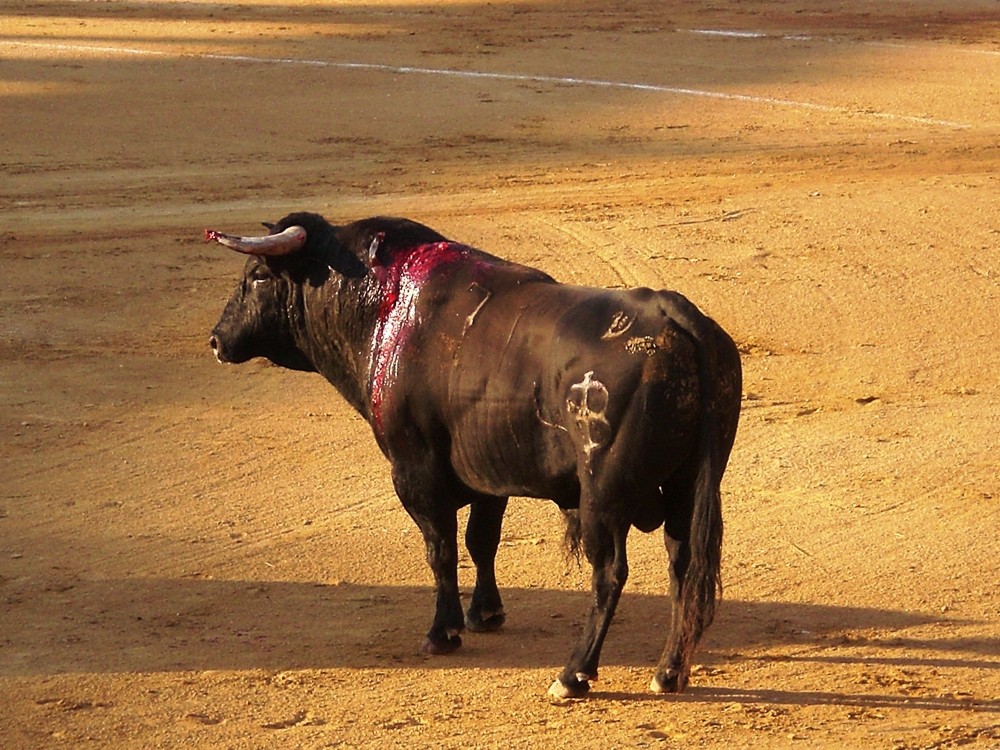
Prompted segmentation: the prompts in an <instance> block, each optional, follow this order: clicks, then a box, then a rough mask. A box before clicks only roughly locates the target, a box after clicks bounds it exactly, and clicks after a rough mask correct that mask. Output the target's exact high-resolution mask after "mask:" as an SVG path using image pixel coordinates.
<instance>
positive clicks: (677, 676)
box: [649, 669, 687, 694]
mask: <svg viewBox="0 0 1000 750" xmlns="http://www.w3.org/2000/svg"><path fill="white" fill-rule="evenodd" d="M686 686H687V680H686V679H681V673H680V672H678V671H677V670H676V669H668V670H667V671H666V672H664V673H663V674H660V673H659V672H657V673H656V674H655V675H653V681H652V682H650V683H649V689H650V690H652V691H653V692H654V693H661V694H663V693H681V692H684V688H685V687H686Z"/></svg>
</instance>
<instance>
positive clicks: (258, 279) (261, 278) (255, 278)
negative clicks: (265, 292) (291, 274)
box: [250, 266, 271, 286]
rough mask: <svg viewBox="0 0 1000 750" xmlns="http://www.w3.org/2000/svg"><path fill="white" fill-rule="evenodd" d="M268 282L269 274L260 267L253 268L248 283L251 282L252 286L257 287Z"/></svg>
mask: <svg viewBox="0 0 1000 750" xmlns="http://www.w3.org/2000/svg"><path fill="white" fill-rule="evenodd" d="M270 280H271V272H270V271H268V270H267V269H266V268H265V267H263V266H261V267H259V268H255V269H254V270H253V271H252V272H251V273H250V281H251V283H252V284H253V285H254V286H259V285H261V284H266V283H267V282H268V281H270Z"/></svg>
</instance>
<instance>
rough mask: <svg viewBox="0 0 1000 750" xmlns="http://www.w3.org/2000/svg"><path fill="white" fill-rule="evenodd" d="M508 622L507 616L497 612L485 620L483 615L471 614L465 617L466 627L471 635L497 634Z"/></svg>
mask: <svg viewBox="0 0 1000 750" xmlns="http://www.w3.org/2000/svg"><path fill="white" fill-rule="evenodd" d="M506 621H507V616H506V615H505V614H504V613H503V612H497V613H495V614H492V615H490V616H489V617H486V618H485V619H484V618H483V617H482V614H481V613H476V614H473V613H472V612H470V613H469V614H467V615H466V616H465V627H466V629H467V630H469V632H471V633H495V632H496V631H498V630H499V629H500V628H502V627H503V624H504V622H506Z"/></svg>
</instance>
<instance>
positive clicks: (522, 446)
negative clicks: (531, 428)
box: [451, 420, 579, 507]
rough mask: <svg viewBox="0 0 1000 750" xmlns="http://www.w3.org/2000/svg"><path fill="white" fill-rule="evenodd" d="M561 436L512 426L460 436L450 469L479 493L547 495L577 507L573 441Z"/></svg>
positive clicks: (455, 445) (453, 439)
mask: <svg viewBox="0 0 1000 750" xmlns="http://www.w3.org/2000/svg"><path fill="white" fill-rule="evenodd" d="M505 421H506V420H505ZM507 426H508V427H510V425H507ZM548 429H557V428H554V427H552V428H548ZM559 437H560V436H546V435H544V434H537V433H535V432H529V433H522V434H518V432H517V431H516V430H513V429H504V430H502V431H499V432H496V431H490V430H483V429H479V430H478V431H472V432H471V434H467V435H461V434H456V435H453V438H452V445H451V448H452V450H451V463H452V467H453V468H454V471H455V474H456V475H457V476H458V478H459V479H460V480H461V481H462V483H463V484H465V485H466V486H467V487H469V488H470V489H473V490H475V491H476V492H481V493H484V494H488V495H497V496H503V497H511V496H521V497H537V498H546V499H550V500H554V501H555V502H557V503H559V505H561V506H564V507H573V506H575V505H576V504H577V503H578V498H579V480H578V478H577V466H576V460H575V456H574V454H573V448H572V445H571V444H570V443H569V441H568V440H566V439H562V440H560V439H559ZM563 443H565V445H563Z"/></svg>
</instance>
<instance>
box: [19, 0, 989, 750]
mask: <svg viewBox="0 0 1000 750" xmlns="http://www.w3.org/2000/svg"><path fill="white" fill-rule="evenodd" d="M722 32H726V33H722ZM0 143H2V144H3V146H2V149H0V175H2V176H0V219H2V221H0V259H2V262H3V269H4V273H3V278H4V283H3V287H2V289H0V435H2V462H0V476H2V482H0V746H2V747H3V748H5V749H6V750H15V749H17V750H20V749H21V748H25V749H29V748H30V749H34V748H89V747H94V748H116V749H117V748H120V749H121V750H134V749H135V748H174V747H177V748H180V747H183V748H202V747H204V748H209V747H211V748H283V749H284V748H332V747H379V748H384V747H411V748H412V747H434V748H505V749H514V748H538V747H572V748H602V749H605V748H636V747H653V748H674V747H676V748H689V747H720V748H721V747H725V748H740V747H760V748H782V747H793V748H821V749H830V750H832V749H834V748H837V749H839V748H865V749H866V750H870V749H876V748H877V749H882V748H885V749H886V750H889V749H893V750H916V749H917V748H928V749H929V748H953V747H972V748H997V747H1000V572H998V571H1000V565H998V562H997V560H998V557H997V552H998V543H997V529H998V528H1000V478H998V469H997V456H998V455H1000V437H998V435H1000V386H998V375H997V373H998V372H1000V343H998V342H1000V252H998V245H1000V202H998V200H997V196H998V195H1000V176H998V175H1000V4H998V3H997V2H996V0H947V1H946V0H887V1H886V2H879V3H872V2H868V1H866V0H836V1H834V0H829V1H825V0H824V1H820V0H746V1H744V2H709V1H708V0H695V1H694V2H680V0H634V1H628V0H626V2H621V3H611V4H608V3H598V2H592V1H591V0H584V1H583V2H570V1H569V0H552V2H545V1H544V0H536V1H532V0H525V1H524V2H514V1H510V0H499V1H497V2H491V3H482V4H480V3H475V2H462V1H460V0H425V2H419V1H418V0H396V1H395V2H392V1H389V0H376V1H374V2H366V3H349V2H327V3H311V2H305V1H304V0H253V1H250V2H241V3H238V4H236V3H233V4H226V3H217V2H210V1H208V0H188V1H180V2H166V1H165V0H120V1H114V0H108V1H104V2H102V1H100V0H94V1H92V2H88V1H86V0H80V1H72V0H52V1H43V0H13V1H12V2H6V3H3V5H2V7H0ZM299 209H307V210H315V211H319V212H322V213H324V214H325V215H327V216H328V217H329V218H330V219H331V220H336V221H347V220H352V219H356V218H361V217H364V216H367V215H371V214H376V213H383V214H397V215H404V216H408V217H410V218H414V219H417V220H420V221H423V222H424V223H427V224H430V225H432V226H434V227H435V228H437V229H439V230H440V231H443V232H444V233H446V234H448V235H449V236H452V237H454V238H455V239H459V240H462V241H465V242H468V243H471V244H476V245H479V246H481V247H483V248H484V249H487V250H490V251H492V252H495V253H497V254H501V255H505V256H507V257H510V258H512V259H515V260H518V261H521V262H526V263H531V264H534V265H537V266H539V267H541V268H543V269H545V270H546V271H548V272H550V273H552V274H553V275H555V276H556V277H557V278H560V279H563V280H565V281H569V282H574V283H580V284H591V285H597V286H612V287H613V286H633V285H647V286H657V287H667V288H671V289H676V290H679V291H681V292H683V293H684V294H686V295H688V296H689V297H690V298H691V299H692V300H694V301H695V302H696V303H697V304H698V305H699V306H700V307H701V308H702V309H704V310H705V311H706V312H708V313H709V314H710V315H711V316H712V317H714V318H715V319H716V320H718V321H719V322H720V323H721V324H722V325H723V326H724V327H725V328H726V329H727V330H728V331H730V333H731V334H732V335H733V336H734V338H735V339H736V340H737V341H738V342H739V344H740V346H741V349H742V351H743V352H744V367H745V391H746V392H745V397H744V413H743V421H742V424H741V428H740V434H739V436H738V439H737V445H736V449H735V452H734V455H733V458H732V461H731V463H730V468H729V472H728V474H727V477H726V481H725V484H724V491H725V501H726V511H725V515H726V521H727V530H726V546H725V563H724V564H725V569H724V576H725V584H726V594H725V601H724V603H723V606H722V609H721V612H720V615H719V618H718V619H717V621H716V624H715V625H714V626H713V627H712V629H711V630H710V631H709V633H708V636H707V638H706V640H705V641H704V642H703V645H702V648H701V650H700V652H699V655H698V662H699V666H698V667H697V669H696V670H695V675H694V678H693V680H692V685H691V688H690V690H689V692H688V693H686V694H685V695H683V696H680V697H660V696H654V695H651V694H650V693H648V692H647V690H646V686H647V685H648V683H649V679H650V676H651V674H652V669H653V666H654V664H655V662H656V660H657V658H658V656H659V653H660V651H661V649H662V645H663V644H662V641H663V639H664V637H665V619H666V600H665V598H664V597H663V596H662V592H663V591H664V587H665V583H666V570H665V562H664V555H663V552H662V545H661V541H660V535H659V534H652V535H649V536H645V535H643V534H640V533H638V532H635V533H633V535H632V537H631V540H630V542H631V543H630V553H631V554H630V562H631V569H632V575H631V579H630V581H629V584H628V587H627V589H626V594H625V596H624V598H623V600H622V604H621V606H620V608H619V614H618V616H617V618H616V621H615V623H614V626H613V628H612V630H611V634H610V636H609V639H608V643H607V646H606V648H605V651H604V660H603V663H602V669H601V680H600V682H598V683H596V684H595V686H594V691H593V693H592V695H591V697H590V698H588V699H587V700H584V701H566V702H553V701H551V700H550V699H549V698H548V697H547V696H546V688H547V687H548V685H549V683H550V682H551V680H552V679H553V677H554V676H555V674H556V673H557V672H558V671H559V669H560V668H561V666H562V664H563V663H564V661H565V659H566V658H567V657H568V654H569V651H570V648H571V645H572V643H573V639H574V637H575V634H576V632H577V630H578V628H579V626H580V623H581V620H582V618H583V615H584V612H585V609H586V606H587V599H588V593H587V588H588V585H589V573H588V572H587V571H585V570H581V569H579V568H578V567H577V566H576V565H575V564H572V563H568V562H567V561H566V560H565V558H564V555H563V551H562V549H561V545H560V541H561V535H562V525H561V520H560V518H559V514H558V513H557V512H556V510H555V508H554V506H552V505H551V504H549V503H545V502H539V501H529V500H518V501H515V502H514V503H512V510H511V512H510V513H509V516H508V519H507V522H506V526H505V531H504V537H503V541H502V547H501V553H500V560H499V568H500V582H501V586H502V587H503V589H504V591H505V592H506V604H507V611H508V622H507V626H506V628H505V629H504V630H503V631H502V632H501V633H499V634H495V635H475V634H473V635H467V636H466V638H465V646H464V647H463V649H462V651H461V652H460V653H458V654H455V655H453V656H449V657H438V658H429V657H425V656H422V655H421V654H420V653H419V645H420V643H421V641H422V638H423V634H424V632H425V630H426V628H427V626H428V625H429V622H430V617H431V607H432V593H431V588H430V583H431V578H430V572H429V570H428V569H427V567H426V565H425V563H424V560H423V546H422V544H421V542H420V541H419V538H418V533H417V531H416V529H415V527H414V526H413V524H412V522H411V521H410V519H409V518H408V517H407V515H406V514H405V512H404V511H403V509H402V508H401V507H400V505H399V504H398V502H397V501H396V499H395V497H394V495H393V492H392V488H391V486H390V482H389V478H388V472H387V464H386V462H385V460H384V459H383V458H382V457H381V455H380V454H379V453H378V451H377V449H376V447H375V444H374V441H373V439H372V438H371V435H370V430H369V429H368V427H367V425H366V424H365V423H364V422H362V421H361V420H360V418H359V417H357V416H356V415H355V414H353V413H352V412H351V411H350V410H349V408H348V407H347V406H346V405H345V404H344V403H343V401H341V400H340V398H339V397H338V396H337V395H336V393H335V392H334V391H333V389H332V388H330V387H329V386H328V385H327V384H326V383H325V382H324V381H322V380H321V379H320V378H319V377H317V376H310V375H304V374H298V373H289V372H286V371H282V370H279V369H278V368H275V367H271V366H269V365H267V364H266V363H264V362H253V363H250V364H247V365H243V366H241V367H238V368H233V367H228V368H227V367H222V366H220V365H218V364H217V363H216V362H215V360H214V358H213V357H212V356H211V352H210V350H209V348H208V336H209V331H210V329H211V327H212V326H213V325H214V323H215V321H216V319H217V317H218V315H219V313H220V311H221V309H222V306H223V305H224V303H225V300H226V299H227V298H228V296H229V294H230V292H231V290H232V288H233V286H234V285H235V283H236V281H237V279H238V277H239V274H240V272H241V269H242V261H241V259H240V258H238V257H236V256H234V255H233V254H231V253H227V252H226V251H224V250H223V249H221V248H219V247H217V246H211V245H206V244H204V243H203V242H202V239H201V234H202V231H203V229H204V228H205V227H207V226H212V227H218V228H220V229H223V230H228V231H234V232H241V233H255V232H257V229H258V226H259V222H260V221H262V220H273V219H277V218H279V217H281V216H283V215H284V214H286V213H288V212H290V211H293V210H299ZM461 572H462V575H463V579H462V581H463V586H464V585H467V584H471V572H472V571H471V566H470V563H468V561H467V560H465V559H463V563H462V571H461ZM390 743H391V744H390Z"/></svg>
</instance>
